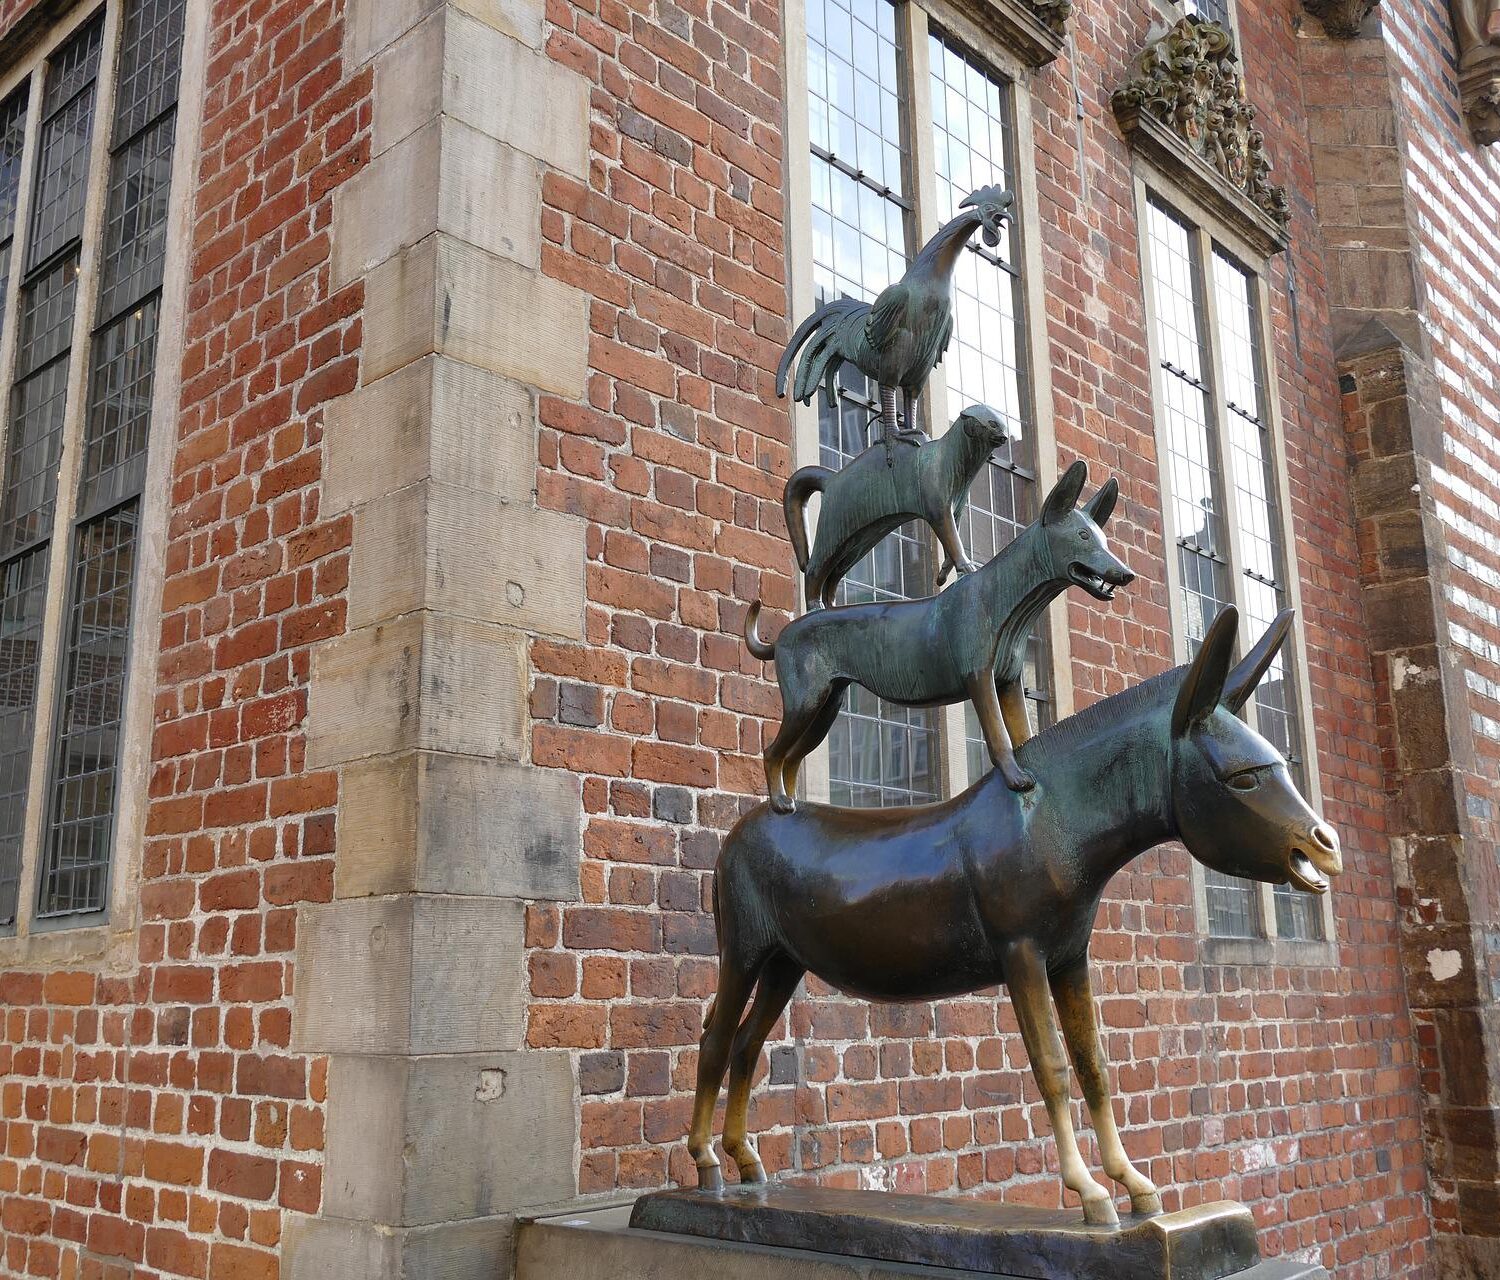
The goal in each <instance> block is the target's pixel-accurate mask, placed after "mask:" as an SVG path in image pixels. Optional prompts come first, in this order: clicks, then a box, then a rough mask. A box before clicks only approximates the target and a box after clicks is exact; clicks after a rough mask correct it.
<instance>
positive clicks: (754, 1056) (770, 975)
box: [724, 956, 803, 1182]
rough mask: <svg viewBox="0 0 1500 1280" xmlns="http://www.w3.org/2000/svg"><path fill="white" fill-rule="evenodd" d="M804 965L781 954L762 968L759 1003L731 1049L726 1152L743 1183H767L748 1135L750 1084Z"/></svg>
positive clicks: (799, 979) (798, 980)
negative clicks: (768, 1038)
mask: <svg viewBox="0 0 1500 1280" xmlns="http://www.w3.org/2000/svg"><path fill="white" fill-rule="evenodd" d="M802 973H803V970H802V967H801V966H800V965H798V964H796V963H795V962H794V961H792V960H789V959H787V958H786V957H785V956H777V957H776V958H775V959H773V960H771V961H769V962H768V963H767V964H766V967H765V968H764V969H762V970H761V971H760V983H759V985H757V987H756V989H755V1002H754V1003H753V1004H752V1005H751V1006H750V1013H749V1015H748V1016H747V1017H746V1018H745V1021H744V1022H743V1023H741V1024H740V1029H739V1031H738V1032H737V1033H736V1034H735V1037H734V1047H733V1048H732V1049H731V1050H730V1051H729V1105H728V1106H727V1107H726V1109H725V1111H724V1151H725V1153H726V1154H727V1155H728V1156H729V1158H730V1159H731V1160H733V1161H734V1162H735V1164H736V1165H737V1166H739V1171H740V1181H741V1182H764V1181H765V1180H766V1171H765V1169H764V1168H763V1167H762V1166H761V1163H760V1157H759V1156H758V1155H756V1153H755V1147H754V1146H753V1145H751V1142H750V1139H749V1137H748V1136H746V1135H747V1131H748V1129H749V1111H750V1085H751V1082H752V1081H753V1080H754V1078H755V1064H756V1063H757V1062H759V1061H760V1051H761V1047H762V1046H763V1045H764V1044H765V1042H766V1037H767V1036H768V1035H770V1034H771V1028H772V1027H774V1026H775V1025H776V1019H777V1018H779V1017H780V1016H781V1011H782V1010H783V1009H784V1008H786V1004H787V1001H788V1000H790V999H791V998H792V993H793V992H794V991H796V990H797V984H798V983H799V982H801V981H802Z"/></svg>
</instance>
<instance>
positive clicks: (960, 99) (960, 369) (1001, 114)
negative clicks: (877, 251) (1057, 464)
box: [928, 30, 1053, 782]
mask: <svg viewBox="0 0 1500 1280" xmlns="http://www.w3.org/2000/svg"><path fill="white" fill-rule="evenodd" d="M928 64H929V69H930V70H929V81H930V84H929V92H930V100H931V104H932V132H933V157H934V161H935V169H936V173H935V175H934V176H935V178H936V184H935V186H936V194H937V208H936V209H935V211H934V212H935V214H936V216H937V220H938V221H940V222H941V221H945V220H947V219H948V218H951V217H953V216H954V215H955V214H957V213H958V211H959V207H960V205H961V202H962V201H963V199H964V197H965V196H967V195H968V193H969V192H970V191H973V190H975V189H976V188H978V187H981V186H989V185H997V186H1001V187H1006V186H1011V185H1012V182H1011V175H1012V174H1013V173H1014V172H1015V120H1014V106H1013V102H1012V90H1011V86H1010V84H1009V82H1008V81H1007V80H1006V79H1004V78H1003V77H1001V76H999V75H997V74H995V73H994V72H993V71H992V70H990V68H989V67H988V66H987V65H986V64H985V63H984V61H983V60H982V59H980V58H978V57H976V56H975V55H974V54H972V53H971V52H970V51H969V50H968V49H967V48H965V47H964V45H963V44H962V43H961V42H959V41H957V40H955V39H954V38H953V37H952V36H950V35H949V34H948V33H946V32H942V31H937V30H933V31H932V32H931V34H930V35H929V38H928ZM967 249H968V252H967V253H965V254H964V255H963V256H962V258H961V259H960V262H959V265H958V267H957V269H956V271H955V275H954V323H953V338H952V340H951V342H950V344H949V349H948V353H947V355H946V356H945V358H944V361H943V368H944V371H945V375H946V379H947V383H948V388H949V408H950V410H953V409H957V408H960V407H962V406H964V405H968V404H973V403H985V404H990V405H992V406H993V407H994V408H996V409H998V410H999V411H1000V412H1001V413H1003V414H1004V415H1005V416H1006V418H1007V420H1008V421H1009V422H1011V423H1012V424H1013V425H1014V427H1015V428H1017V429H1018V430H1019V437H1018V439H1016V440H1015V441H1014V442H1012V443H1011V444H1009V445H1007V446H1006V447H1004V448H1002V449H998V450H996V451H995V453H994V454H993V455H992V456H991V458H990V465H989V466H988V467H986V468H985V469H984V470H983V471H982V472H981V473H980V475H979V476H977V477H976V478H975V481H974V485H973V487H972V489H971V490H970V493H969V502H968V506H967V508H966V510H965V513H964V519H963V522H962V531H963V535H964V541H965V545H966V546H967V547H968V550H969V554H970V555H971V556H973V558H974V559H976V560H978V561H980V562H981V563H982V562H984V561H985V560H987V559H989V558H990V557H991V556H993V555H994V554H995V553H996V552H997V551H1000V550H1001V549H1003V548H1004V547H1005V545H1006V544H1007V543H1009V542H1010V540H1011V539H1012V538H1014V537H1015V535H1016V534H1017V533H1019V532H1020V530H1021V529H1022V528H1024V527H1025V525H1026V524H1027V523H1028V522H1029V521H1030V520H1031V519H1032V517H1033V515H1034V511H1035V506H1036V471H1035V456H1034V455H1035V443H1034V437H1033V429H1032V423H1031V420H1030V414H1029V412H1028V410H1029V407H1030V403H1031V400H1030V395H1031V393H1030V385H1029V379H1028V375H1027V367H1026V359H1027V354H1028V351H1027V341H1026V330H1025V321H1024V316H1025V300H1024V296H1023V294H1022V281H1021V272H1020V269H1019V266H1018V265H1017V264H1018V263H1019V262H1020V260H1021V255H1020V238H1019V227H1018V226H1017V224H1016V222H1015V220H1012V223H1011V226H1010V230H1009V234H1008V235H1007V236H1006V237H1005V239H1004V240H1003V241H1002V243H1001V244H1000V245H998V246H996V248H995V249H989V248H987V247H985V246H984V245H983V243H982V242H980V241H978V240H971V241H970V242H969V244H968V246H967ZM1049 675H1050V663H1049V661H1048V659H1047V638H1046V622H1045V619H1043V620H1042V621H1041V622H1039V623H1038V625H1037V629H1036V631H1035V632H1034V633H1033V634H1032V636H1031V637H1030V639H1029V640H1028V643H1027V659H1026V668H1025V675H1024V679H1023V685H1024V688H1025V692H1026V696H1027V698H1028V699H1029V700H1030V701H1031V703H1032V705H1033V708H1034V714H1035V717H1036V721H1037V725H1038V727H1039V728H1040V727H1045V726H1046V725H1048V724H1050V723H1051V722H1052V719H1053V707H1052V697H1051V689H1050V682H1049V679H1048V677H1049ZM963 722H964V750H965V758H966V761H967V764H968V778H969V781H970V782H975V781H977V780H978V779H979V778H980V777H981V776H983V775H984V774H985V773H987V772H988V771H989V769H990V768H991V764H990V757H989V750H988V747H987V746H986V744H985V741H984V735H983V733H982V732H981V731H980V728H979V722H978V719H977V717H976V716H975V714H974V709H973V707H972V706H971V705H967V704H966V705H965V707H964V716H963Z"/></svg>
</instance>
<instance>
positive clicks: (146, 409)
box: [78, 297, 160, 512]
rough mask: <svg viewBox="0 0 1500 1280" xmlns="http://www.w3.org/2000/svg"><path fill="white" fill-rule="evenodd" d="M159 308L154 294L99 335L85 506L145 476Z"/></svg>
mask: <svg viewBox="0 0 1500 1280" xmlns="http://www.w3.org/2000/svg"><path fill="white" fill-rule="evenodd" d="M159 311H160V302H159V300H158V299H157V298H155V297H152V298H150V299H148V300H147V301H146V302H144V303H142V304H141V305H140V306H139V307H137V308H136V309H135V310H133V311H127V312H126V313H125V314H124V315H123V316H121V317H120V318H119V319H118V320H116V321H114V322H113V323H112V324H111V325H109V327H108V328H105V329H102V330H101V331H100V332H99V333H98V334H97V335H96V336H95V338H94V361H93V372H92V374H91V376H90V379H89V407H88V422H87V424H86V426H85V429H84V447H83V474H82V476H81V478H80V480H79V491H78V509H79V510H80V511H83V512H87V511H91V510H94V509H95V508H97V507H100V506H108V505H111V504H113V503H115V502H118V501H120V500H121V499H122V498H125V497H128V496H130V495H131V494H133V493H135V492H137V491H139V489H140V487H141V482H142V480H143V479H144V477H145V463H146V438H147V434H148V431H149V429H150V426H151V393H152V388H153V386H154V384H155V379H154V376H153V375H154V373H155V370H156V331H157V321H158V313H159Z"/></svg>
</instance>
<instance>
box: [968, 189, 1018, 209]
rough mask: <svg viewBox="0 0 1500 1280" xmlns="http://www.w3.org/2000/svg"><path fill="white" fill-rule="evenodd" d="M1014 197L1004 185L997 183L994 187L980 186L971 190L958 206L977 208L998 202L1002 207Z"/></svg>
mask: <svg viewBox="0 0 1500 1280" xmlns="http://www.w3.org/2000/svg"><path fill="white" fill-rule="evenodd" d="M1013 199H1014V197H1013V196H1012V195H1011V193H1010V192H1009V191H1007V190H1006V189H1005V188H1004V187H1002V186H1000V184H999V183H996V184H995V185H994V186H992V187H980V188H979V190H977V191H971V192H969V194H968V195H966V196H965V197H964V198H963V202H962V203H961V204H960V205H959V206H958V207H959V208H960V209H977V208H981V207H983V206H984V205H991V204H997V205H999V206H1000V207H1001V208H1002V209H1003V208H1006V207H1007V206H1008V205H1009V204H1010V203H1011V201H1012V200H1013Z"/></svg>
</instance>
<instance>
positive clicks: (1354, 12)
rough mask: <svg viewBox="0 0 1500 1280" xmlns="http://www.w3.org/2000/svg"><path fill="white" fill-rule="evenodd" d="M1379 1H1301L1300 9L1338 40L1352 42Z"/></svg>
mask: <svg viewBox="0 0 1500 1280" xmlns="http://www.w3.org/2000/svg"><path fill="white" fill-rule="evenodd" d="M1379 3H1380V0H1302V7H1303V8H1304V9H1306V10H1307V11H1308V13H1310V14H1312V16H1313V17H1315V18H1316V19H1317V20H1318V21H1319V22H1321V23H1322V24H1323V30H1324V31H1326V32H1327V33H1328V34H1329V35H1330V36H1333V37H1335V38H1336V39H1339V40H1352V39H1353V38H1354V37H1355V36H1357V35H1358V34H1359V29H1360V28H1361V27H1362V26H1364V22H1365V19H1366V18H1368V17H1369V16H1370V12H1371V10H1373V9H1374V8H1375V6H1376V5H1377V4H1379Z"/></svg>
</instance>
